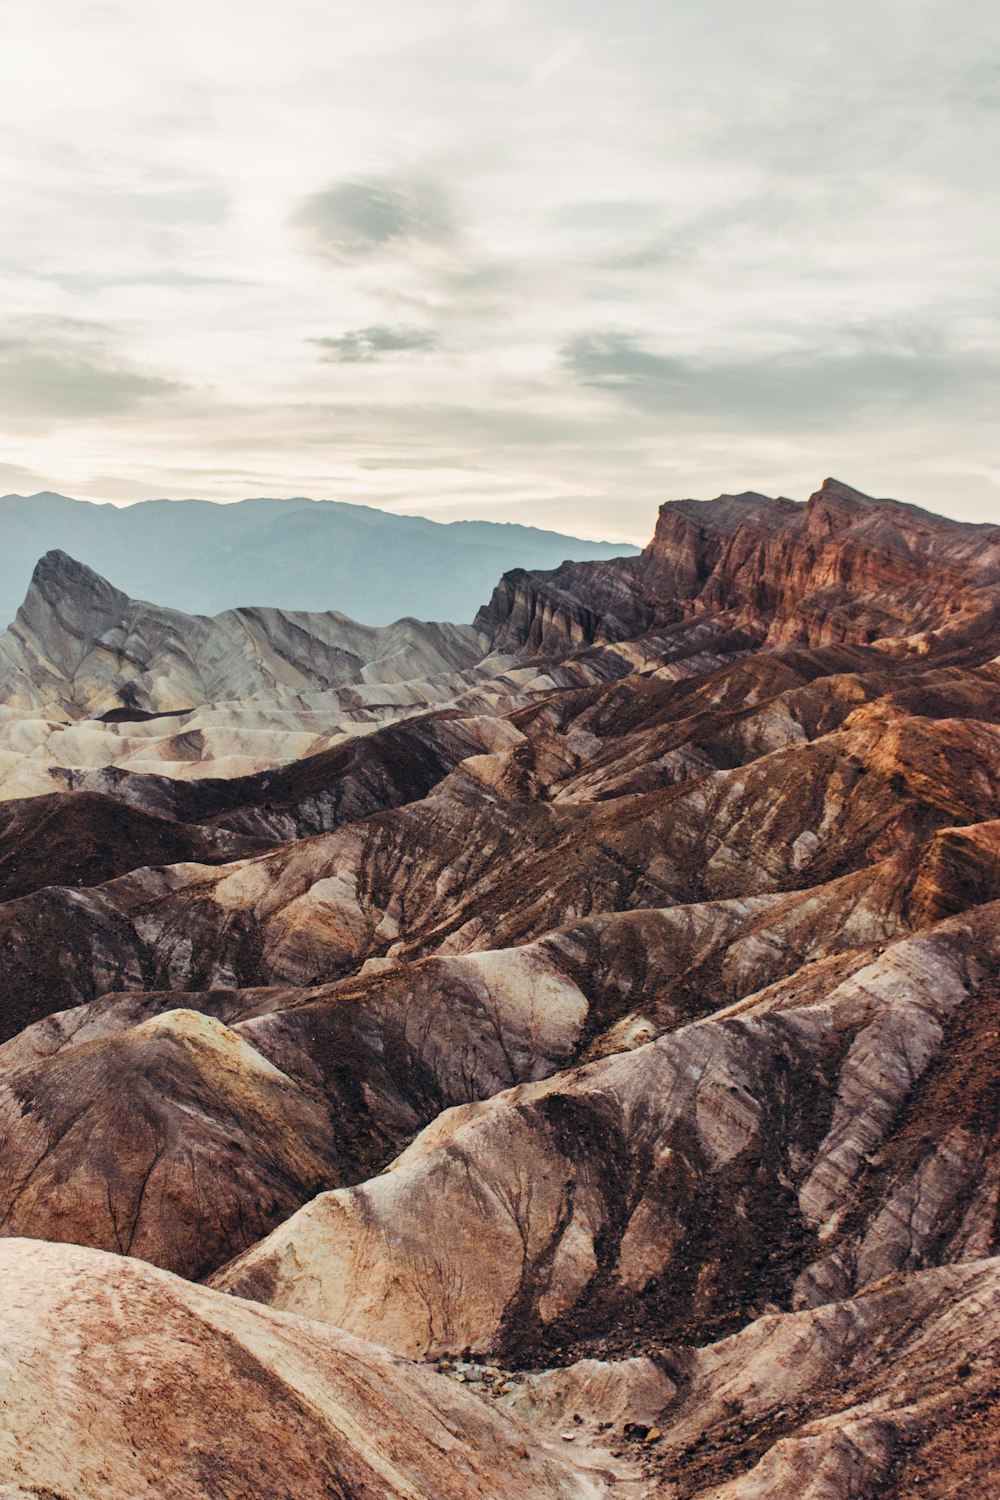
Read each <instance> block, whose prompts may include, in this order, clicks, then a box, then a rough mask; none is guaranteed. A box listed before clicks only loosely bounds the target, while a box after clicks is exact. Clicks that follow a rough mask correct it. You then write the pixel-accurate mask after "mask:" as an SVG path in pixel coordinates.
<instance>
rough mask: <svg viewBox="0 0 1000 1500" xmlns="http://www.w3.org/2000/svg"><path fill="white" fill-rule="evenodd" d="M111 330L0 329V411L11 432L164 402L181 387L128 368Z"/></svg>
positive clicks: (74, 322) (48, 323) (38, 321)
mask: <svg viewBox="0 0 1000 1500" xmlns="http://www.w3.org/2000/svg"><path fill="white" fill-rule="evenodd" d="M117 343H118V340H117V339H116V337H115V334H114V332H113V331H112V330H111V329H109V328H105V327H103V326H102V325H100V324H97V323H87V322H83V321H80V320H78V319H75V318H55V317H25V318H10V319H8V320H7V321H6V322H4V323H0V412H2V413H3V418H2V420H3V421H5V422H6V423H7V424H8V425H9V426H12V427H15V428H16V427H17V426H18V425H19V422H20V421H21V420H23V419H27V421H28V423H29V425H30V426H36V425H41V426H43V427H47V426H49V425H50V424H54V423H56V422H59V421H62V420H66V421H73V420H74V419H84V418H94V417H116V416H121V415H123V414H124V413H126V412H131V411H134V410H135V409H136V408H137V407H139V406H142V405H148V404H151V403H154V402H163V401H166V400H167V399H169V398H172V397H175V396H177V395H178V394H179V393H180V390H181V387H180V385H179V384H178V383H177V382H176V381H173V380H167V379H165V378H164V377H163V376H160V375H154V374H149V373H146V372H143V371H141V370H138V369H135V368H133V367H132V366H131V365H130V362H129V361H128V360H127V358H125V357H124V356H123V355H122V354H121V352H120V351H119V349H118V347H117Z"/></svg>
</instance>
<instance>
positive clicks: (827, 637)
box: [477, 479, 1000, 655]
mask: <svg viewBox="0 0 1000 1500" xmlns="http://www.w3.org/2000/svg"><path fill="white" fill-rule="evenodd" d="M997 585H1000V527H996V526H965V525H961V524H959V523H957V522H950V521H945V520H943V519H941V518H940V517H933V516H929V515H927V514H926V512H921V511H917V510H916V509H914V508H913V507H911V506H906V505H900V504H898V503H896V502H893V501H884V500H871V499H870V498H869V497H867V496H865V495H862V494H860V493H859V492H858V491H856V490H852V489H849V488H848V487H847V486H846V485H843V484H840V483H838V482H837V481H836V480H833V479H828V480H826V482H825V483H824V484H823V485H822V487H821V488H820V489H819V490H817V491H816V493H815V494H814V495H812V496H811V497H810V499H809V500H808V501H807V503H806V504H805V505H804V506H803V505H797V504H795V503H794V502H793V501H791V500H768V499H766V498H765V497H763V496H761V495H755V494H745V495H735V496H733V495H724V496H722V497H720V499H718V500H711V501H693V500H681V501H673V502H669V503H668V504H666V505H664V506H662V507H661V509H660V514H659V518H658V520H657V524H656V531H655V533H654V536H653V539H652V541H651V542H650V544H649V546H648V547H647V548H646V549H645V551H644V552H643V554H642V556H641V557H640V558H636V559H631V558H629V559H621V560H618V561H613V562H609V563H600V564H580V563H570V564H564V566H563V567H561V568H558V569H556V570H555V571H554V572H552V573H533V574H532V573H524V572H516V573H508V574H506V575H505V576H504V578H503V579H502V580H501V583H500V585H499V586H498V588H497V590H496V591H495V593H494V595H493V598H492V600H491V601H490V603H489V604H488V605H487V606H486V607H485V608H484V609H483V610H481V611H480V614H479V615H478V617H477V625H478V626H479V627H480V629H482V630H483V631H485V632H486V633H487V634H488V635H489V637H490V640H491V641H492V643H493V645H494V647H495V648H499V649H504V650H529V651H532V652H535V653H537V654H542V655H544V654H547V653H558V652H563V651H566V650H569V649H573V648H574V647H580V646H584V645H590V644H593V643H594V642H598V641H610V640H622V639H625V638H627V637H628V636H631V635H636V634H639V633H641V632H643V631H646V630H650V629H653V628H655V627H657V626H662V625H668V624H671V623H674V622H675V621H676V620H678V619H683V618H687V617H689V616H691V615H693V614H696V613H706V614H711V615H717V614H721V613H725V612H728V613H730V614H731V615H732V616H733V617H734V618H735V619H736V620H737V621H738V622H739V623H741V624H743V625H752V626H757V627H759V628H761V629H762V630H763V631H764V632H765V633H766V635H767V638H768V639H769V640H771V641H795V642H800V643H802V644H804V645H813V646H819V645H829V644H832V643H834V642H842V641H843V642H852V643H857V644H869V643H872V642H874V641H877V640H884V639H893V640H895V639H898V638H905V637H910V636H919V635H920V634H922V633H925V632H928V631H933V630H940V629H942V628H944V629H947V630H950V631H955V630H956V628H957V627H959V626H961V625H962V624H964V623H966V622H968V621H970V620H971V619H973V618H974V617H975V616H977V615H979V614H981V613H982V612H984V611H985V610H987V609H988V608H990V607H991V606H993V605H995V603H996V597H997V596H996V594H994V593H991V586H993V587H994V588H995V587H996V586H997Z"/></svg>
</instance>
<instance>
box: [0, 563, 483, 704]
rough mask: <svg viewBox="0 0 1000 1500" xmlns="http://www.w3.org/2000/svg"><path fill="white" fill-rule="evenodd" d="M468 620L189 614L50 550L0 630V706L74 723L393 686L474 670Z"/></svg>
mask: <svg viewBox="0 0 1000 1500" xmlns="http://www.w3.org/2000/svg"><path fill="white" fill-rule="evenodd" d="M481 654H482V653H481V645H480V642H479V639H478V637H477V635H476V634H475V632H474V631H473V630H472V629H471V628H470V627H468V626H460V625H448V624H442V625H437V624H427V623H424V622H421V621H417V620H400V621H397V622H396V623H395V624H394V625H388V626H382V627H371V626H365V625H359V624H358V623H357V622H356V621H353V620H349V619H348V618H347V617H346V616H344V615H341V614H338V613H335V612H332V611H331V612H329V613H326V614H311V613H302V612H300V613H296V612H293V611H285V610H276V609H258V608H246V609H240V610H229V611H226V612H225V613H223V614H221V615H218V616H214V617H209V616H204V615H186V614H183V613H181V612H180V611H179V610H171V609H164V608H162V607H161V606H159V605H156V604H149V603H146V602H145V601H143V600H136V599H130V598H129V596H128V595H127V594H125V593H123V592H122V591H121V590H120V589H117V588H115V587H114V585H113V584H111V583H109V582H108V581H107V579H105V578H102V577H101V576H100V574H98V573H96V572H95V571H94V570H93V569H92V568H89V567H88V566H87V565H86V564H85V563H81V562H79V561H78V560H77V559H75V558H73V557H70V556H69V554H68V553H66V552H64V551H62V550H60V549H54V550H52V551H50V552H47V553H45V555H44V556H43V557H42V558H41V559H40V560H39V562H38V563H37V564H36V566H35V570H34V572H33V574H32V579H31V583H30V585H29V588H28V592H27V594H26V596H25V599H24V602H23V604H22V605H21V607H20V609H19V610H18V612H17V615H16V616H15V619H14V622H13V624H12V625H11V627H10V629H9V630H8V631H7V632H6V633H5V634H4V635H2V636H0V702H2V703H6V704H7V705H8V707H12V708H18V709H35V710H39V711H42V712H45V713H48V714H53V713H54V714H57V715H60V714H61V715H68V716H69V717H70V718H79V717H90V718H96V717H100V716H102V715H105V714H108V713H113V712H115V711H117V710H120V709H130V710H132V709H134V710H137V711H141V712H143V713H147V714H153V713H157V712H170V713H174V712H177V711H179V710H181V709H190V708H193V707H196V706H198V705H199V704H205V703H210V702H215V701H218V700H232V699H245V698H248V697H253V696H254V695H256V694H260V693H267V692H273V691H276V690H288V691H295V690H305V689H309V688H320V689H323V688H335V687H342V686H344V685H346V684H347V683H350V682H355V681H361V680H363V679H364V680H368V681H377V680H381V681H385V682H394V681H402V680H404V679H407V678H419V677H422V676H425V675H427V674H429V673H430V674H433V673H435V672H440V671H449V670H454V669H460V668H462V667H466V666H469V665H471V664H472V663H473V662H475V661H476V660H478V658H479V656H480V655H481Z"/></svg>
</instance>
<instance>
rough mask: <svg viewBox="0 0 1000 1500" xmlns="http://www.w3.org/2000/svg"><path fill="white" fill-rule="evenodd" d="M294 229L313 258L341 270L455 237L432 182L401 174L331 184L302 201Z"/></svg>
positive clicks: (454, 228) (442, 198) (445, 242)
mask: <svg viewBox="0 0 1000 1500" xmlns="http://www.w3.org/2000/svg"><path fill="white" fill-rule="evenodd" d="M291 222H292V226H293V228H294V229H296V230H297V231H299V233H300V235H301V236H302V238H303V240H304V242H305V244H306V245H307V246H308V248H309V249H310V250H311V251H312V252H313V253H315V254H318V255H320V256H322V257H323V258H324V259H327V260H330V261H333V262H335V263H336V264H341V265H351V264H356V263H358V262H366V261H371V260H375V259H379V258H382V257H385V256H386V255H387V254H392V253H393V252H395V251H397V250H399V249H402V248H405V247H407V246H414V245H432V246H441V245H449V244H451V243H452V242H453V241H454V240H455V239H456V237H457V234H458V226H457V223H456V221H455V218H454V215H453V213H452V209H451V206H450V204H449V201H448V198H447V195H446V194H445V192H444V191H443V190H442V188H441V187H440V186H439V185H438V184H437V183H435V182H434V181H432V180H431V179H430V178H427V177H424V176H421V175H419V174H418V175H413V176H404V175H403V174H402V173H388V172H387V173H382V174H379V175H375V176H369V177H360V178H354V179H349V180H346V181H343V182H335V183H332V184H331V185H330V186H329V187H325V188H322V189H321V190H320V191H319V192H317V193H312V194H311V195H310V196H309V197H308V198H306V199H304V200H303V201H302V202H301V203H300V204H299V205H298V207H297V208H296V209H295V211H294V213H293V214H292V219H291Z"/></svg>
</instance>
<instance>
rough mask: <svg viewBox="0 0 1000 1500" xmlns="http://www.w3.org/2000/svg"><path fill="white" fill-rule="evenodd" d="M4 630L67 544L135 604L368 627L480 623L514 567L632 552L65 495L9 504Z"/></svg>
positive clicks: (383, 520)
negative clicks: (298, 613)
mask: <svg viewBox="0 0 1000 1500" xmlns="http://www.w3.org/2000/svg"><path fill="white" fill-rule="evenodd" d="M0 536H2V538H3V542H2V548H0V629H2V628H3V626H5V625H7V624H8V623H9V622H10V621H11V620H12V619H13V617H14V614H15V613H16V611H17V608H18V606H19V604H20V603H21V600H22V599H23V598H24V595H25V592H26V590H27V587H28V584H29V582H30V579H31V574H32V570H33V568H34V565H35V563H36V562H37V561H38V559H39V557H41V556H42V554H43V553H45V552H49V551H51V550H53V549H60V550H62V551H64V552H67V553H69V554H70V555H71V556H72V557H74V558H76V559H78V560H79V561H80V562H83V563H86V564H88V565H89V566H90V567H92V568H95V569H97V570H98V572H100V574H101V575H102V576H103V577H105V578H107V579H109V580H110V581H111V582H112V583H113V584H114V585H115V586H116V587H118V588H120V589H124V590H125V591H126V592H127V593H129V594H130V595H132V597H133V598H141V599H153V600H155V601H156V602H157V604H162V605H167V606H169V607H171V608H173V609H182V610H186V611H188V612H189V613H195V614H218V613H220V612H221V611H222V610H226V609H233V608H236V607H238V606H239V605H245V604H247V603H253V604H255V605H271V606H274V607H276V608H280V609H295V610H331V609H334V610H338V611H340V612H341V613H342V614H346V615H350V616H351V618H352V619H354V620H358V621H360V622H362V623H363V624H365V625H388V624H390V623H391V622H392V621H394V620H398V619H400V618H401V617H402V616H405V615H412V616H415V617H416V618H418V619H422V620H453V621H458V622H468V621H471V620H472V618H473V616H474V615H475V613H476V610H477V609H478V608H479V606H480V605H481V604H482V603H483V602H484V601H485V600H487V599H488V598H489V597H490V594H491V593H492V591H493V588H494V585H495V584H496V581H497V579H498V578H499V577H500V575H501V574H502V573H505V572H507V571H508V569H510V568H514V567H521V568H531V569H537V568H553V567H557V566H558V565H559V564H560V563H562V562H565V561H567V560H570V559H571V560H573V561H574V562H586V561H594V560H598V559H604V558H610V557H627V556H632V555H633V554H635V553H636V552H637V551H638V550H639V549H638V548H637V547H632V546H629V545H628V544H627V543H617V542H589V541H582V540H581V539H580V538H579V537H571V536H562V535H560V534H559V533H558V532H553V531H539V530H537V529H536V528H535V527H533V526H518V525H514V524H507V523H499V522H496V521H453V522H450V523H449V524H447V525H444V524H442V523H441V522H438V521H428V520H424V519H422V518H421V517H418V516H396V515H390V514H389V513H387V512H386V511H381V510H374V509H372V508H371V507H369V506H366V505H349V504H344V503H343V502H339V501H333V500H308V499H293V500H242V501H239V502H237V503H235V504H232V505H219V504H215V503H213V502H210V501H205V500H144V501H141V502H140V503H138V504H136V505H129V506H125V507H122V508H119V507H116V506H113V505H94V504H91V503H89V502H88V501H82V500H72V499H69V498H67V497H66V496H65V495H55V494H49V493H42V494H38V495H5V496H3V497H2V498H0Z"/></svg>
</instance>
